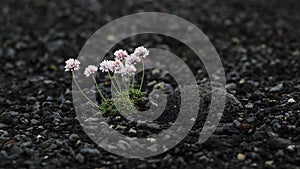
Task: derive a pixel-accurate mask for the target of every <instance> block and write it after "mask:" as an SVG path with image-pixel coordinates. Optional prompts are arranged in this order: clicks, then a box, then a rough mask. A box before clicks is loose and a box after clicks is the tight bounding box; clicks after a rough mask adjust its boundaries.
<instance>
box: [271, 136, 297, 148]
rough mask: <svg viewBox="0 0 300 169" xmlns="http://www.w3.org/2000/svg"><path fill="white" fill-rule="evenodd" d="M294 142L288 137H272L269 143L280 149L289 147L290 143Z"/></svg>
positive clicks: (272, 146)
mask: <svg viewBox="0 0 300 169" xmlns="http://www.w3.org/2000/svg"><path fill="white" fill-rule="evenodd" d="M291 144H292V142H291V140H288V139H285V138H279V137H277V138H272V139H270V140H269V145H270V147H271V148H276V149H279V148H285V147H287V146H288V145H291Z"/></svg>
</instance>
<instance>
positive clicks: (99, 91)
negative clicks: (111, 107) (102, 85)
mask: <svg viewBox="0 0 300 169" xmlns="http://www.w3.org/2000/svg"><path fill="white" fill-rule="evenodd" d="M92 79H93V81H94V83H95V85H96V88H97V90H98V93H99V94H100V96H101V97H102V99H103V100H104V101H105V100H106V99H105V97H104V96H103V94H102V92H101V90H100V89H99V86H98V83H97V81H96V79H95V76H93V77H92Z"/></svg>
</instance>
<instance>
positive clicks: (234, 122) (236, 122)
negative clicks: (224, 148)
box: [233, 120, 241, 127]
mask: <svg viewBox="0 0 300 169" xmlns="http://www.w3.org/2000/svg"><path fill="white" fill-rule="evenodd" d="M233 124H234V125H235V126H236V127H240V125H241V123H240V122H239V121H238V120H233Z"/></svg>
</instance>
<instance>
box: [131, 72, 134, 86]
mask: <svg viewBox="0 0 300 169" xmlns="http://www.w3.org/2000/svg"><path fill="white" fill-rule="evenodd" d="M131 87H132V88H134V75H133V76H132V84H131Z"/></svg>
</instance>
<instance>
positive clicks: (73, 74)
mask: <svg viewBox="0 0 300 169" xmlns="http://www.w3.org/2000/svg"><path fill="white" fill-rule="evenodd" d="M72 77H73V80H74V82H75V84H76V86H77V88H78V90H79V91H80V93H81V94H82V95H83V96H84V97H85V98H86V99H87V100H88V101H89V102H90V103H91V104H93V105H94V106H96V107H98V108H99V106H98V105H97V104H96V103H94V102H93V101H92V100H91V99H90V98H89V97H87V95H86V94H85V93H84V92H83V91H82V90H81V88H80V86H79V84H78V83H77V80H76V79H75V73H74V70H72Z"/></svg>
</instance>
